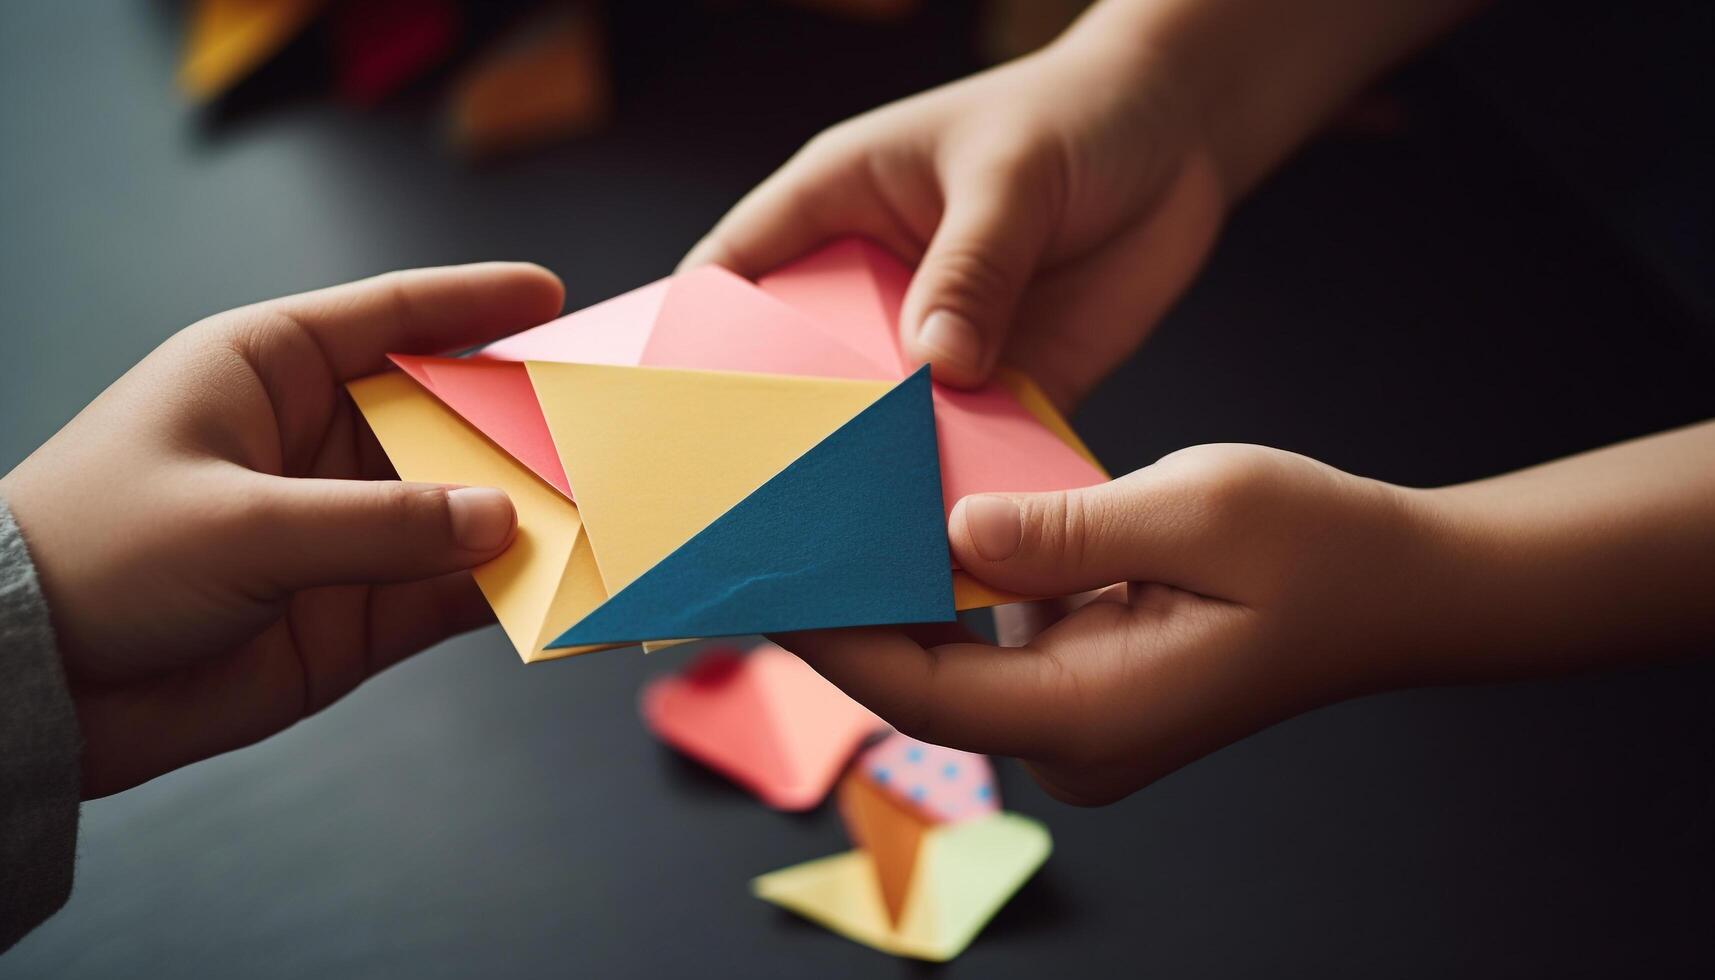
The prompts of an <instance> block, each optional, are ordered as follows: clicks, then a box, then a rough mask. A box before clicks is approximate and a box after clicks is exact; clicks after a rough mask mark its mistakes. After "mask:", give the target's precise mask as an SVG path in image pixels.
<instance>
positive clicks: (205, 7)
mask: <svg viewBox="0 0 1715 980" xmlns="http://www.w3.org/2000/svg"><path fill="white" fill-rule="evenodd" d="M325 3H326V0H196V4H195V6H194V7H193V8H192V10H191V13H190V18H189V30H188V32H187V33H186V36H185V52H184V60H183V62H181V64H180V65H179V87H180V88H181V89H183V90H184V93H185V94H186V95H188V96H190V97H191V98H193V99H196V100H197V101H199V102H206V101H208V100H210V99H214V98H216V97H217V96H219V95H221V94H222V93H224V92H226V91H227V90H228V89H230V88H231V87H232V86H234V85H236V84H238V83H239V82H241V81H243V80H244V78H245V76H247V75H249V74H250V73H251V72H253V71H255V70H256V69H257V68H260V67H261V66H262V65H263V64H264V63H266V62H267V61H268V60H269V59H270V58H272V57H274V55H275V54H276V53H277V52H279V50H280V49H281V48H284V47H285V46H286V45H287V44H288V43H290V42H291V40H292V39H293V38H294V37H297V36H298V34H299V33H300V32H302V31H303V29H304V28H305V27H306V26H308V25H309V23H310V21H311V20H312V19H314V18H315V16H316V14H317V13H319V12H320V11H321V8H322V7H323V6H324V5H325Z"/></svg>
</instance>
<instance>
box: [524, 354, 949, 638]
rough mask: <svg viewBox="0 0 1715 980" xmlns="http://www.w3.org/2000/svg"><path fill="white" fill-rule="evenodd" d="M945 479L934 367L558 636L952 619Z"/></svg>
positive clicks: (733, 632)
mask: <svg viewBox="0 0 1715 980" xmlns="http://www.w3.org/2000/svg"><path fill="white" fill-rule="evenodd" d="M575 467H576V464H575V463H574V464H573V468H572V474H571V475H572V479H573V480H574V486H575V485H576V483H575V481H576V480H577V475H576V468H575ZM939 488H940V479H939V473H938V467H937V463H936V452H935V425H934V416H933V414H932V411H931V407H930V395H929V375H928V372H927V369H923V370H919V371H918V372H917V373H916V374H913V375H912V376H911V377H910V378H907V379H906V380H905V381H902V382H900V383H899V384H898V385H897V386H895V387H894V388H893V389H892V390H890V391H888V392H887V393H886V394H885V395H882V396H881V397H880V398H879V399H877V400H876V401H875V402H874V403H872V404H871V405H869V406H868V407H867V408H864V409H863V410H862V411H861V412H859V413H858V414H857V415H856V416H855V417H854V418H852V419H851V421H849V422H847V423H845V424H844V425H842V426H840V427H839V428H838V429H836V430H834V432H833V433H832V434H830V435H829V436H827V438H825V439H823V440H822V441H821V442H819V443H817V444H816V445H815V446H813V447H812V448H810V449H809V451H807V452H805V453H804V454H803V455H802V456H800V457H798V458H797V459H795V460H793V461H792V462H791V463H790V464H789V465H787V466H786V468H785V469H783V470H781V471H780V472H779V473H777V474H776V475H775V476H774V477H773V478H771V479H769V480H768V482H766V483H764V484H763V485H762V486H760V487H758V488H757V489H756V490H755V491H754V492H753V493H751V494H750V495H749V496H747V497H745V498H744V499H743V500H740V501H739V502H738V503H737V504H735V505H734V506H733V507H732V508H731V509H729V510H727V511H726V512H725V513H723V514H722V515H721V516H720V517H719V518H717V519H716V520H715V521H714V523H712V524H710V525H709V526H708V527H706V528H704V529H703V530H701V531H699V532H697V534H696V535H695V536H694V537H692V538H691V539H690V540H689V541H687V542H685V543H684V544H683V545H680V546H679V547H678V548H677V549H676V550H674V551H673V552H672V553H671V554H669V555H667V556H666V557H665V558H662V559H661V560H660V561H659V562H657V563H656V564H655V565H653V566H652V567H650V568H649V570H648V571H646V572H644V573H643V574H642V575H640V576H638V577H637V578H636V579H635V580H634V581H632V582H631V583H630V584H629V585H627V586H625V587H624V588H622V589H620V590H618V591H617V592H615V593H614V594H613V596H612V597H611V598H609V599H608V601H607V602H606V603H604V604H602V605H601V606H599V607H597V608H596V609H595V610H594V611H593V612H591V613H590V614H589V615H588V616H586V617H585V618H584V619H583V620H582V621H581V622H579V623H577V624H576V625H575V626H573V627H571V628H570V629H568V630H567V631H566V632H565V633H563V634H562V635H561V636H560V637H559V638H558V639H556V640H554V641H553V642H552V643H550V644H549V646H550V647H562V646H578V647H581V646H589V645H592V644H610V643H635V642H639V641H643V640H655V639H670V638H675V637H688V636H738V635H743V634H749V633H781V632H791V631H794V630H803V629H820V628H828V627H842V626H863V625H875V624H884V623H931V622H947V621H950V620H952V619H953V618H954V617H955V613H954V609H953V583H952V574H951V563H950V561H949V558H948V553H947V537H946V533H945V530H944V528H943V526H942V513H941V509H940V507H939V505H938V501H939V499H940V493H939ZM598 562H599V558H598Z"/></svg>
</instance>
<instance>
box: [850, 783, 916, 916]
mask: <svg viewBox="0 0 1715 980" xmlns="http://www.w3.org/2000/svg"><path fill="white" fill-rule="evenodd" d="M837 799H838V802H839V808H840V819H841V820H842V821H843V822H844V823H845V825H846V836H847V837H850V838H851V841H852V843H853V844H855V845H857V847H858V848H859V849H860V850H862V851H863V852H864V853H865V854H868V855H869V859H870V863H871V864H872V865H873V866H874V868H875V879H876V885H877V886H878V887H879V888H880V889H881V904H882V907H883V908H885V909H886V910H887V922H888V925H890V926H897V925H899V921H900V917H901V916H902V915H903V914H904V910H905V897H906V895H908V894H909V893H910V890H911V879H912V876H913V875H914V874H915V873H916V871H917V855H918V852H919V850H920V848H921V846H922V843H923V835H924V834H926V833H928V831H929V829H930V828H932V827H934V826H935V821H934V820H932V819H930V817H929V816H928V815H927V814H925V813H924V812H923V811H922V810H919V809H918V808H916V807H914V806H909V805H907V804H905V803H903V802H902V801H901V800H900V799H899V798H898V797H897V796H895V795H894V794H892V793H889V792H887V791H886V790H885V789H883V788H882V787H881V786H878V785H876V783H875V781H874V780H872V779H869V778H868V777H866V776H864V775H863V774H861V773H858V772H853V773H848V774H847V775H846V777H845V778H844V779H842V780H840V788H839V793H838V796H837Z"/></svg>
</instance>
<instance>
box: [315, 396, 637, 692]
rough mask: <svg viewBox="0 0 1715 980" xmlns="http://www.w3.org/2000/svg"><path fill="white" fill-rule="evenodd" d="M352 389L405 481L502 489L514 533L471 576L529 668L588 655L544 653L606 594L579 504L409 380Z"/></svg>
mask: <svg viewBox="0 0 1715 980" xmlns="http://www.w3.org/2000/svg"><path fill="white" fill-rule="evenodd" d="M347 388H348V390H349V391H350V392H351V396H352V399H353V400H354V401H355V402H356V403H357V406H358V408H359V410H361V411H362V412H363V417H364V418H365V419H366V420H367V421H368V422H369V427H370V429H371V430H373V431H374V433H375V437H376V439H378V440H379V441H380V443H381V446H382V448H383V449H384V450H385V451H386V453H387V457H388V459H390V460H392V462H393V467H394V469H395V470H397V471H398V473H399V476H400V477H401V478H403V479H406V480H413V481H419V482H424V483H451V484H472V485H477V486H490V487H498V488H499V489H501V490H504V491H506V494H507V496H509V497H511V498H512V506H513V508H514V509H515V510H516V511H517V514H518V533H517V536H516V538H515V539H514V540H513V543H512V546H511V547H510V548H508V549H507V550H506V551H505V552H504V553H502V554H501V555H500V557H498V558H495V559H494V560H493V561H490V562H487V563H485V564H482V565H479V566H477V567H476V568H475V569H473V570H472V575H473V576H474V577H475V578H476V584H477V586H478V587H479V588H481V589H482V593H483V595H484V596H485V597H486V598H487V599H488V603H489V605H490V606H492V607H493V608H494V615H495V618H496V619H498V620H499V621H500V625H501V628H502V629H504V630H505V631H506V636H507V639H509V640H511V641H512V645H513V646H514V647H516V648H517V649H518V652H519V655H520V656H522V657H523V658H524V660H525V661H526V662H529V661H533V660H541V659H546V658H548V657H563V656H567V655H569V654H573V653H580V652H583V651H581V650H577V649H556V650H553V651H549V650H547V643H548V641H549V640H551V639H553V638H554V637H556V636H558V635H559V634H560V632H561V631H563V630H564V629H565V627H566V624H568V623H574V622H577V621H578V620H579V619H581V618H582V617H583V616H584V615H585V614H586V613H588V612H589V611H590V610H591V609H594V608H595V607H596V606H597V605H599V604H600V603H601V602H602V601H603V600H605V599H606V598H607V593H606V591H605V590H604V589H603V588H602V584H601V574H600V573H599V572H598V571H597V569H596V564H595V554H594V552H593V551H591V549H590V545H589V539H588V536H587V535H585V534H584V533H583V521H582V520H581V519H580V517H579V516H578V509H577V507H575V506H574V505H573V504H572V503H571V501H569V500H567V499H566V498H565V496H564V495H562V494H561V493H560V492H559V491H557V490H555V489H554V488H552V487H550V486H548V484H546V483H544V482H543V481H542V480H540V479H538V478H537V477H536V476H535V475H534V474H532V473H531V472H530V471H529V470H527V469H526V468H525V467H524V466H523V465H521V464H520V463H519V462H518V461H517V460H516V459H514V458H513V457H512V456H511V455H509V454H508V453H506V452H503V451H502V450H500V449H499V448H497V447H496V446H495V445H494V444H493V443H491V442H489V441H488V440H487V439H485V438H483V436H482V434H481V433H480V432H478V431H477V430H476V429H475V428H473V427H471V426H470V425H469V424H468V423H466V422H465V421H464V420H463V419H461V418H460V417H459V416H458V415H457V414H455V413H454V412H452V411H450V410H449V409H448V408H447V407H446V406H445V405H443V404H442V403H441V402H440V401H439V400H437V399H436V398H435V397H434V396H433V395H430V394H429V393H428V392H427V391H425V390H424V389H423V388H422V386H420V385H418V384H417V383H416V382H414V381H412V380H411V379H410V378H409V377H406V376H405V375H403V374H378V375H374V376H372V377H368V378H363V379H361V380H358V381H354V382H352V383H351V384H350V385H348V386H347Z"/></svg>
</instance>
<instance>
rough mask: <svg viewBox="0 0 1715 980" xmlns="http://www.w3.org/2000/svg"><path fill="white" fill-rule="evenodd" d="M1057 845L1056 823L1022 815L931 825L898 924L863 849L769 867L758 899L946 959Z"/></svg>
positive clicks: (909, 952)
mask: <svg viewBox="0 0 1715 980" xmlns="http://www.w3.org/2000/svg"><path fill="white" fill-rule="evenodd" d="M1051 848H1052V844H1051V843H1050V840H1049V837H1048V831H1047V830H1046V829H1045V828H1044V827H1043V826H1042V825H1041V824H1039V823H1037V822H1036V821H1034V820H1031V819H1029V818H1028V817H1022V816H1019V815H1018V814H1016V813H997V814H994V815H993V816H989V817H984V818H982V819H980V820H973V821H971V822H969V823H963V824H953V825H950V826H941V827H936V828H934V829H932V830H930V831H929V832H928V833H927V834H925V835H924V839H923V843H922V845H921V849H920V851H919V854H918V859H917V860H918V862H919V867H918V869H917V871H916V873H915V874H914V875H913V876H912V883H911V894H910V895H908V896H907V897H906V900H905V909H904V917H903V918H902V920H901V921H900V924H899V927H898V928H897V929H895V928H893V927H892V926H890V925H889V924H888V921H887V910H886V909H885V907H884V906H883V905H882V899H881V888H880V886H879V885H878V884H877V878H876V871H875V865H874V863H873V862H872V861H871V860H870V857H869V855H868V854H865V853H864V852H863V851H847V852H846V853H844V854H836V855H834V856H833V857H827V858H822V859H820V860H817V861H809V862H806V863H804V864H799V865H795V866H793V867H790V868H784V869H782V870H780V871H775V872H772V873H770V874H765V875H763V876H762V877H760V878H757V879H755V880H754V881H752V882H751V885H750V887H751V891H752V892H753V893H754V894H755V895H756V896H757V897H758V898H761V899H762V900H764V901H767V902H772V903H773V904H775V905H779V906H781V907H782V908H787V909H790V910H792V911H794V912H796V913H798V914H799V915H802V916H804V917H805V918H807V919H810V920H812V921H814V922H818V923H820V924H821V925H823V926H825V927H827V928H828V929H831V930H833V931H834V932H837V933H839V934H840V935H842V936H845V937H846V938H847V939H851V940H853V941H855V942H860V943H863V944H864V945H865V946H869V947H871V948H872V949H878V950H881V951H882V952H884V953H891V954H893V955H894V956H910V957H914V958H916V959H922V960H934V961H945V960H950V959H952V958H953V957H955V956H957V955H959V954H960V953H961V952H963V951H964V950H965V947H967V946H969V945H970V944H971V941H972V940H973V939H975V938H976V936H977V933H978V932H980V931H981V930H982V927H983V926H984V925H986V924H987V923H988V921H989V919H991V918H993V917H994V914H995V913H996V912H998V911H999V910H1000V908H1001V906H1003V905H1005V904H1006V901H1007V899H1009V898H1011V897H1012V895H1013V893H1014V892H1016V891H1017V890H1018V889H1019V887H1020V886H1022V885H1023V884H1024V883H1025V882H1026V881H1028V880H1029V879H1030V876H1031V875H1033V874H1035V872H1036V869H1037V868H1039V867H1041V865H1042V862H1043V861H1045V860H1047V858H1048V852H1049V851H1050V850H1051Z"/></svg>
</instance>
